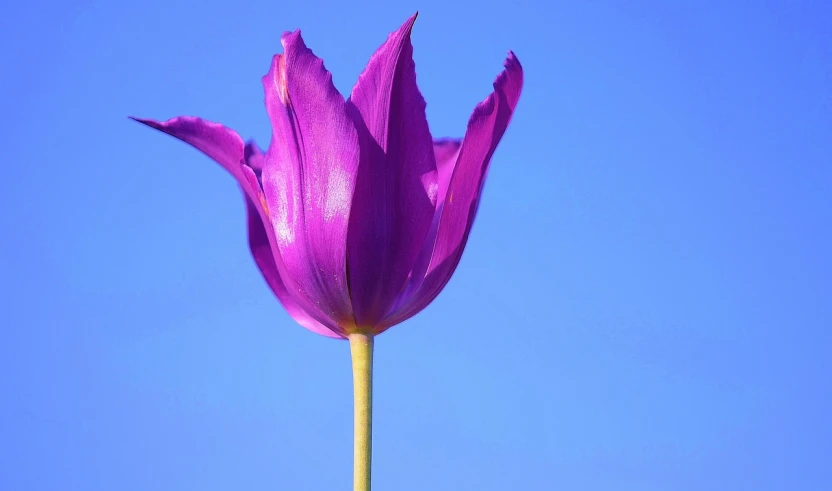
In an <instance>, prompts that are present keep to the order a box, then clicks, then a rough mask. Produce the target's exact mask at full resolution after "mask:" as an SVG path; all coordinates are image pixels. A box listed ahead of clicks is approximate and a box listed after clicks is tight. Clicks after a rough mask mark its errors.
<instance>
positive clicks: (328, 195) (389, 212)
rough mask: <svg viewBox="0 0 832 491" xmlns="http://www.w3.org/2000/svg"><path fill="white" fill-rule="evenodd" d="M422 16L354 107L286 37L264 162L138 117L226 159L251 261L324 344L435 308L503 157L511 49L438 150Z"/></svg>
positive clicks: (382, 58) (382, 53)
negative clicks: (497, 152)
mask: <svg viewBox="0 0 832 491" xmlns="http://www.w3.org/2000/svg"><path fill="white" fill-rule="evenodd" d="M415 19H416V15H414V16H413V17H411V18H410V19H408V20H407V22H405V23H404V25H402V26H401V27H400V28H399V29H398V30H397V31H395V32H394V33H392V34H391V35H390V36H389V37H388V39H387V41H386V42H385V43H384V44H383V45H382V46H381V47H380V48H379V49H378V51H376V53H375V54H374V55H373V56H372V58H371V59H370V62H369V63H368V65H367V67H366V68H365V70H364V72H363V73H362V74H361V76H360V77H359V79H358V82H357V83H356V85H355V87H354V88H353V90H352V94H351V95H350V97H349V98H348V99H347V100H344V97H343V96H341V94H339V93H338V91H337V90H336V89H335V87H334V85H333V84H332V76H331V75H330V73H329V72H328V71H327V70H326V69H325V68H324V65H323V61H322V60H321V59H320V58H317V57H316V56H315V55H314V54H313V53H312V51H311V50H309V48H307V47H306V45H305V44H304V42H303V39H302V38H301V35H300V31H295V32H293V33H286V34H284V35H283V36H282V38H281V43H282V44H283V48H284V53H283V54H280V55H275V56H274V59H273V60H272V64H271V69H270V70H269V72H268V73H267V74H266V76H264V77H263V87H264V89H265V93H266V109H267V111H268V115H269V118H270V120H271V124H272V140H271V144H270V145H269V149H268V151H267V152H266V153H265V155H264V154H263V153H262V152H261V151H260V150H259V148H258V147H257V146H256V144H254V143H253V142H249V143H244V142H243V140H242V138H240V136H239V135H238V134H237V133H236V132H234V131H233V130H231V129H229V128H226V127H225V126H222V125H220V124H217V123H211V122H208V121H205V120H202V119H199V118H195V117H187V116H183V117H178V118H173V119H170V120H168V121H165V122H158V121H153V120H148V119H138V121H140V122H142V123H144V124H146V125H148V126H151V127H153V128H156V129H158V130H160V131H163V132H165V133H167V134H169V135H172V136H174V137H176V138H178V139H180V140H182V141H184V142H186V143H189V144H190V145H193V146H194V147H195V148H197V149H198V150H201V151H202V152H203V153H205V154H206V155H208V156H209V157H211V158H212V159H214V160H216V161H217V162H219V164H220V165H222V166H223V167H225V169H227V170H228V171H229V172H230V173H231V174H232V175H233V176H234V178H235V179H236V180H237V182H238V183H239V184H240V186H241V187H242V188H243V192H244V195H245V200H246V204H247V209H248V234H249V242H250V246H251V252H252V254H253V256H254V260H255V261H256V263H257V265H258V266H259V268H260V271H261V272H262V273H263V276H264V277H265V279H266V282H267V283H268V284H269V286H270V287H271V289H272V291H274V293H275V295H277V298H278V299H280V302H281V303H282V304H283V306H284V307H285V308H286V310H287V311H288V312H289V314H290V315H291V316H292V317H293V318H294V319H295V320H296V321H297V322H298V323H300V324H301V325H302V326H304V327H306V328H308V329H310V330H312V331H314V332H317V333H319V334H323V335H326V336H331V337H337V338H346V337H348V336H349V335H350V334H351V333H354V332H359V331H360V332H365V333H367V334H370V335H376V334H378V333H380V332H382V331H384V330H385V329H387V328H389V327H391V326H393V325H395V324H398V323H400V322H402V321H404V320H406V319H408V318H410V317H411V316H413V315H415V314H417V313H418V312H419V311H421V310H422V309H424V308H425V307H427V305H428V304H430V302H431V301H433V299H434V298H436V296H437V295H438V294H439V292H440V291H441V290H442V288H443V287H444V286H445V284H447V282H448V280H449V279H450V278H451V275H452V274H453V272H454V270H455V269H456V266H457V264H458V263H459V260H460V257H461V256H462V251H463V249H464V248H465V243H466V241H467V239H468V234H469V232H470V230H471V225H472V223H473V221H474V216H475V214H476V211H477V207H478V204H479V198H480V194H481V192H482V189H483V183H484V181H485V176H486V173H487V171H488V165H489V162H490V160H491V156H492V154H493V153H494V149H495V148H496V147H497V144H498V143H499V141H500V138H501V137H502V136H503V133H504V132H505V130H506V127H507V126H508V123H509V120H510V119H511V116H512V113H513V111H514V108H515V107H516V105H517V101H518V99H519V97H520V91H521V87H522V85H523V70H522V68H521V66H520V63H519V62H518V61H517V58H516V57H515V56H514V54H513V53H511V52H509V54H508V58H507V59H506V61H505V69H504V70H503V72H502V73H500V75H499V76H498V77H497V79H496V81H495V82H494V92H493V93H491V94H490V95H489V96H488V97H487V98H486V99H485V100H484V101H483V102H481V103H480V104H478V105H477V106H476V108H474V112H473V114H472V115H471V118H470V120H469V121H468V128H467V131H466V133H465V137H464V138H463V139H462V140H452V139H443V140H435V141H434V140H432V138H431V134H430V130H429V129H428V123H427V119H426V117H425V102H424V99H423V98H422V95H421V94H420V93H419V89H418V88H417V86H416V72H415V65H414V63H413V58H412V54H413V47H412V45H411V43H410V32H411V29H412V27H413V23H414V21H415Z"/></svg>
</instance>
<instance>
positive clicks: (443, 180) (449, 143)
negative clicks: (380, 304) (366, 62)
mask: <svg viewBox="0 0 832 491" xmlns="http://www.w3.org/2000/svg"><path fill="white" fill-rule="evenodd" d="M461 145H462V140H461V139H451V138H445V139H441V140H435V141H434V142H433V153H434V155H435V156H436V169H437V171H438V179H437V181H438V191H437V195H436V211H435V212H434V215H433V221H432V222H431V224H430V230H429V231H428V235H427V238H426V239H425V241H424V243H423V245H422V248H421V249H420V251H419V256H418V257H417V258H416V262H415V263H414V266H413V269H412V270H411V273H410V275H409V276H408V278H407V283H406V284H405V287H404V289H403V290H402V292H401V293H400V294H399V296H398V298H397V300H396V303H395V304H394V305H393V307H392V308H391V309H390V311H391V312H392V311H395V310H397V309H399V308H400V307H401V306H402V304H404V303H405V302H407V300H408V299H410V297H411V296H413V294H414V293H415V292H416V291H417V290H418V289H419V287H421V286H422V282H423V281H424V280H425V272H426V271H427V269H428V266H429V265H430V259H431V256H432V255H433V249H434V246H435V245H436V234H437V232H438V231H439V220H440V218H441V217H442V209H443V204H444V202H445V196H446V195H447V193H448V185H449V184H450V181H451V176H452V175H453V171H454V167H455V166H456V160H457V156H458V155H459V148H460V146H461Z"/></svg>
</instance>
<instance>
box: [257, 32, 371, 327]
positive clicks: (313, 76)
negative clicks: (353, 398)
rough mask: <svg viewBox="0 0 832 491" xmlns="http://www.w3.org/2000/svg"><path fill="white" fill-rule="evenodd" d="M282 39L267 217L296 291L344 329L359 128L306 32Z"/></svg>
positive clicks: (271, 92) (272, 109) (273, 87)
mask: <svg viewBox="0 0 832 491" xmlns="http://www.w3.org/2000/svg"><path fill="white" fill-rule="evenodd" d="M281 42H282V43H283V46H284V50H285V52H284V54H283V55H277V56H275V57H274V60H273V62H272V67H271V70H270V71H269V73H268V74H266V76H265V77H263V87H264V89H265V92H266V108H267V110H268V113H269V118H270V119H271V122H272V143H271V145H270V146H269V150H268V152H267V154H266V160H265V163H264V166H263V174H262V181H263V190H264V192H265V197H266V203H267V205H268V208H269V210H270V214H269V219H270V220H271V223H272V226H273V228H274V231H275V233H276V239H277V246H278V248H279V250H280V256H281V257H282V258H283V261H284V263H285V266H286V270H287V272H288V274H289V276H290V277H291V279H292V280H293V281H294V283H295V284H296V285H297V288H298V294H300V295H303V297H304V298H306V299H308V300H309V301H310V302H311V303H313V304H315V305H316V306H317V307H318V308H319V309H320V310H321V311H322V312H323V313H324V314H325V315H326V316H327V317H328V318H329V319H332V321H334V323H335V324H337V328H338V329H339V332H340V333H342V334H343V333H345V332H346V331H347V330H349V329H350V328H351V326H352V325H353V324H354V323H353V316H352V307H351V303H350V296H349V286H348V283H347V266H346V245H347V226H348V222H349V216H350V207H351V202H352V197H353V191H354V188H355V176H356V172H357V169H358V161H359V145H358V136H357V133H356V129H355V124H354V123H353V121H352V119H351V117H350V115H349V114H348V113H347V108H346V102H345V101H344V98H343V97H341V95H340V94H339V93H338V91H337V90H336V89H335V86H334V85H333V84H332V76H331V75H330V74H329V72H328V71H326V69H325V68H324V66H323V62H322V61H321V60H320V59H319V58H317V57H316V56H315V55H314V54H313V53H312V51H310V50H309V49H308V48H307V47H306V45H305V44H304V43H303V40H302V39H301V37H300V32H299V31H296V32H294V33H286V34H284V35H283V38H282V40H281ZM281 276H282V275H281Z"/></svg>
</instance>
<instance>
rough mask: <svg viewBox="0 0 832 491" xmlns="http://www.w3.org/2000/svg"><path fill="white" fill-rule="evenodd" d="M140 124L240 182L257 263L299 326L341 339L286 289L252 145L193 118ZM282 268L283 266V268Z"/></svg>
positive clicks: (259, 155)
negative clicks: (207, 159)
mask: <svg viewBox="0 0 832 491" xmlns="http://www.w3.org/2000/svg"><path fill="white" fill-rule="evenodd" d="M131 119H134V120H135V121H138V122H139V123H142V124H145V125H147V126H149V127H151V128H154V129H157V130H159V131H162V132H164V133H167V134H168V135H171V136H173V137H175V138H177V139H179V140H182V141H184V142H185V143H188V144H190V145H192V146H193V147H194V148H196V149H197V150H199V151H201V152H202V153H204V154H205V155H207V156H208V157H210V158H212V159H213V160H215V161H216V162H217V163H219V164H220V165H221V166H223V167H224V168H225V169H226V170H227V171H228V172H229V173H231V175H232V176H234V178H235V179H236V180H237V182H238V183H239V185H240V187H241V188H242V190H243V195H244V197H245V201H246V210H247V213H248V228H249V245H250V248H251V252H252V255H253V256H254V261H255V263H256V264H257V266H258V267H259V269H260V271H261V273H262V274H263V276H264V278H265V280H266V283H267V284H268V285H269V286H270V287H271V289H272V291H273V292H274V294H275V295H276V296H277V298H278V300H280V302H281V303H282V304H283V306H284V308H285V309H286V310H287V311H288V312H289V315H291V316H292V318H294V319H295V320H296V321H297V322H298V323H299V324H300V325H302V326H304V327H306V328H307V329H309V330H311V331H314V332H316V333H319V334H323V335H325V336H330V337H341V336H340V335H339V334H337V333H336V332H333V331H332V330H331V329H329V328H327V327H325V326H324V325H323V324H321V323H320V322H318V321H316V320H314V319H313V318H312V317H311V316H310V315H309V314H308V313H307V312H306V311H305V310H304V308H303V307H301V306H300V304H299V303H298V299H297V298H295V297H294V296H293V295H292V294H291V293H289V290H288V289H287V287H286V285H285V283H284V281H283V280H282V278H281V276H280V273H279V271H280V267H279V266H278V265H279V264H281V263H280V261H279V259H280V258H279V256H278V257H275V254H274V251H276V249H275V248H273V247H272V245H271V242H273V239H270V235H274V233H273V232H272V233H269V232H270V231H269V230H268V229H267V228H266V227H265V226H264V224H263V215H265V213H264V208H263V207H262V205H261V202H262V199H261V198H262V195H263V192H262V190H261V189H260V184H259V182H258V179H257V177H256V175H255V173H259V172H260V171H261V169H262V160H263V154H262V152H261V151H260V150H259V149H258V148H257V146H256V145H255V144H254V143H253V142H252V143H249V144H244V143H243V139H242V138H240V136H239V135H238V134H237V133H236V132H235V131H234V130H232V129H230V128H227V127H225V126H223V125H221V124H219V123H213V122H210V121H206V120H204V119H201V118H196V117H192V116H180V117H177V118H172V119H169V120H167V121H155V120H152V119H142V118H131ZM270 241H271V242H270ZM281 266H282V264H281ZM307 308H308V309H309V310H310V311H312V312H315V313H316V314H317V317H318V318H321V319H323V320H324V321H326V318H325V317H324V316H323V314H321V313H320V312H316V311H315V310H314V306H311V305H307Z"/></svg>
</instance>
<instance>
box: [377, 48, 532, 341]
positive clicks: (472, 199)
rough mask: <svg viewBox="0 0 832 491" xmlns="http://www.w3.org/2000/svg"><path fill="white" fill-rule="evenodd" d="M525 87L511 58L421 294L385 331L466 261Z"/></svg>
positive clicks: (482, 119) (449, 201) (478, 118)
mask: <svg viewBox="0 0 832 491" xmlns="http://www.w3.org/2000/svg"><path fill="white" fill-rule="evenodd" d="M522 87H523V68H522V67H521V66H520V62H519V61H517V58H516V57H515V56H514V53H512V52H509V55H508V58H507V59H506V62H505V70H503V72H502V73H501V74H500V75H499V76H498V77H497V80H495V81H494V92H493V93H491V95H489V96H488V97H487V98H486V99H485V100H484V101H483V102H481V103H480V104H478V105H477V107H476V108H475V109H474V113H473V114H472V115H471V119H470V120H469V121H468V129H467V131H466V133H465V138H464V139H463V141H462V148H461V149H460V151H459V156H458V158H457V162H456V166H455V168H454V170H453V176H452V177H451V182H450V186H449V188H448V195H447V197H446V198H445V200H444V203H443V205H442V211H441V217H440V220H439V228H438V231H437V234H436V244H435V246H434V247H433V254H432V256H431V260H430V264H429V266H428V268H427V273H426V275H425V278H424V281H423V283H422V285H421V286H420V287H419V289H418V290H417V291H416V292H415V293H414V294H413V295H412V296H411V297H410V298H409V299H407V300H406V301H405V302H403V304H402V305H401V306H400V307H399V308H398V309H397V310H396V311H395V312H393V313H392V314H391V315H389V316H388V317H387V318H386V319H385V320H384V322H383V324H382V325H381V326H380V327H381V328H382V329H383V328H386V327H389V326H392V325H394V324H397V323H399V322H402V321H404V320H406V319H408V318H409V317H411V316H413V315H415V314H416V313H418V312H419V311H421V310H422V309H424V308H425V307H427V306H428V304H430V302H432V301H433V299H434V298H436V296H437V295H438V294H439V292H440V291H442V288H444V287H445V285H446V284H447V283H448V280H450V278H451V275H452V274H453V272H454V270H455V269H456V266H457V264H459V260H460V258H461V257H462V251H463V249H464V248H465V243H466V242H467V240H468V234H469V233H470V231H471V226H472V225H473V222H474V217H475V215H476V211H477V207H478V204H479V197H480V194H481V192H482V188H483V183H484V181H485V175H486V173H487V172H488V164H489V162H490V161H491V156H492V155H493V154H494V150H495V149H496V148H497V144H498V143H499V142H500V139H501V138H502V136H503V133H505V130H506V128H507V127H508V123H509V121H510V120H511V116H512V114H513V113H514V108H515V107H516V106H517V101H518V100H519V98H520V91H521V89H522Z"/></svg>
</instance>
